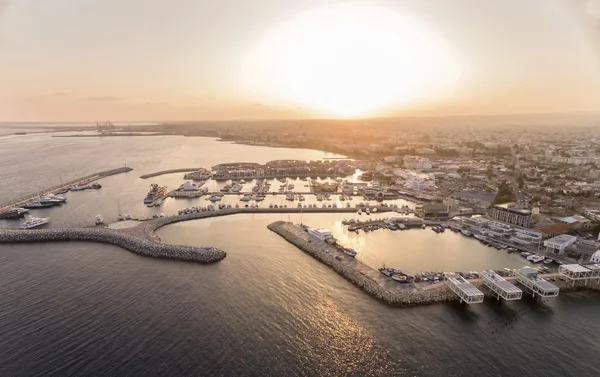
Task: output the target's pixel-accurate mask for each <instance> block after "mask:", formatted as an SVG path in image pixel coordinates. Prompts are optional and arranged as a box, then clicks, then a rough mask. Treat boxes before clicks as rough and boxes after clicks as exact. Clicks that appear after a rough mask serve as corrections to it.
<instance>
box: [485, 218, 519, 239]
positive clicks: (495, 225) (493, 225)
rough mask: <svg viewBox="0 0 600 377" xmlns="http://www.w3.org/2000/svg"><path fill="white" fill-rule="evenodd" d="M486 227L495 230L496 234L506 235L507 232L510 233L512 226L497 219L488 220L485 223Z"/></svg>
mask: <svg viewBox="0 0 600 377" xmlns="http://www.w3.org/2000/svg"><path fill="white" fill-rule="evenodd" d="M487 227H488V228H489V229H490V230H492V231H493V232H496V233H498V234H501V235H503V236H507V235H509V234H511V233H512V231H513V230H512V228H511V227H510V225H508V224H505V223H501V222H498V221H489V222H488V223H487Z"/></svg>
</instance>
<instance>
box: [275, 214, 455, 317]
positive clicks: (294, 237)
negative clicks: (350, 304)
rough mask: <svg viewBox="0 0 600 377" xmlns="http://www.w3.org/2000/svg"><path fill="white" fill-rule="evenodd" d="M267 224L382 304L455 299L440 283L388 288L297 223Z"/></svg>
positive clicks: (428, 302)
mask: <svg viewBox="0 0 600 377" xmlns="http://www.w3.org/2000/svg"><path fill="white" fill-rule="evenodd" d="M268 228H269V229H270V230H271V231H273V232H275V233H277V234H279V235H280V236H281V237H283V238H284V239H285V240H286V241H288V242H290V243H291V244H293V245H295V246H297V247H298V248H300V250H302V251H304V252H305V253H307V254H308V255H310V256H312V257H314V258H315V259H318V260H319V261H321V262H322V263H324V264H325V265H327V266H329V267H331V268H332V269H333V270H334V271H335V272H337V273H338V274H340V275H341V276H342V277H343V278H345V279H346V280H348V281H350V282H351V283H353V284H354V285H356V286H357V287H358V288H360V289H362V290H363V291H364V292H366V293H367V294H369V295H370V296H372V297H374V298H376V299H377V300H379V301H381V302H383V303H385V304H388V305H391V306H415V305H424V304H434V303H441V302H447V301H453V300H455V299H456V296H454V294H453V293H452V291H450V290H449V289H448V288H447V287H446V285H445V284H440V285H439V288H436V289H429V290H417V291H401V292H391V291H390V290H388V289H386V288H385V287H383V286H382V285H380V284H379V283H378V282H377V281H375V279H373V278H372V277H370V276H367V275H366V274H365V273H364V272H363V271H362V269H364V268H365V266H364V265H363V266H362V269H357V268H352V267H349V266H347V265H346V264H344V263H342V262H341V261H338V260H337V259H336V258H335V257H334V256H333V255H332V254H329V253H327V252H326V251H325V250H326V249H331V246H330V245H328V244H326V243H325V242H320V241H318V240H316V238H313V237H311V236H310V235H308V233H306V232H304V231H303V230H301V228H300V227H298V226H296V225H294V224H292V223H287V222H284V221H276V222H274V223H272V224H270V225H269V226H268ZM377 273H379V272H377Z"/></svg>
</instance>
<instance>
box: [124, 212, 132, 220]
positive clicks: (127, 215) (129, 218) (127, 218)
mask: <svg viewBox="0 0 600 377" xmlns="http://www.w3.org/2000/svg"><path fill="white" fill-rule="evenodd" d="M132 217H133V216H131V213H126V214H125V220H131V219H132Z"/></svg>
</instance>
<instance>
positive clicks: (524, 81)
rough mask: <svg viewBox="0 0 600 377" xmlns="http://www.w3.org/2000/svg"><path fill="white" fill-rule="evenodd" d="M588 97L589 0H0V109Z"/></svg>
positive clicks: (160, 114)
mask: <svg viewBox="0 0 600 377" xmlns="http://www.w3.org/2000/svg"><path fill="white" fill-rule="evenodd" d="M598 110H600V0H414V1H411V0H406V1H401V0H395V1H394V0H389V1H385V0H368V1H362V2H361V1H341V0H338V1H334V0H302V1H297V0H219V1H204V0H172V1H164V0H43V1H41V0H0V121H93V120H106V119H110V120H113V121H136V120H139V121H143V120H206V119H208V120H209V119H268V118H297V117H335V116H386V115H393V116H401V115H459V114H514V113H538V112H570V111H598Z"/></svg>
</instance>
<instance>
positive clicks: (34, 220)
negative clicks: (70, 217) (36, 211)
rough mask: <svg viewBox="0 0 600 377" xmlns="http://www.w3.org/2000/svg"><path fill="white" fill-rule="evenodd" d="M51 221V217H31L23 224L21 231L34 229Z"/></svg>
mask: <svg viewBox="0 0 600 377" xmlns="http://www.w3.org/2000/svg"><path fill="white" fill-rule="evenodd" d="M48 221H50V218H49V217H29V218H28V219H27V220H25V221H24V222H23V224H21V229H32V228H37V227H39V226H42V225H44V224H47V223H48Z"/></svg>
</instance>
